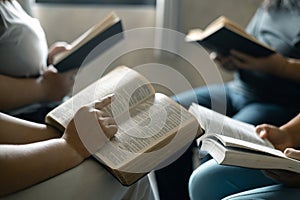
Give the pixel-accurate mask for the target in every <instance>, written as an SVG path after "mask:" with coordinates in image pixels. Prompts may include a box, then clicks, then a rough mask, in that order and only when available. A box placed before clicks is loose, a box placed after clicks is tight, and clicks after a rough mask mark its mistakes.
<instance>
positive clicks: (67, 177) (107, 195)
mask: <svg viewBox="0 0 300 200" xmlns="http://www.w3.org/2000/svg"><path fill="white" fill-rule="evenodd" d="M100 198H101V199H116V200H119V199H153V194H152V191H151V189H150V184H149V181H148V178H147V176H146V177H144V178H143V179H141V180H140V181H139V182H137V183H136V184H134V185H132V186H130V187H126V186H123V185H121V184H120V183H119V182H118V181H117V180H116V179H115V178H114V177H112V175H111V174H110V173H109V172H108V171H107V170H105V169H104V168H103V167H102V166H101V165H100V164H99V163H98V162H97V161H95V160H94V159H92V158H90V159H88V160H86V161H84V162H83V163H81V164H80V165H78V166H77V167H74V168H73V169H70V170H68V171H66V172H64V173H62V174H60V175H57V176H55V177H53V178H50V179H48V180H46V181H44V182H42V183H39V184H37V185H34V186H32V187H30V188H27V189H25V190H22V191H20V192H17V193H14V194H11V195H8V196H5V197H3V200H15V199H43V200H47V199H49V200H52V199H66V200H68V199H72V200H76V199H78V200H79V199H80V200H81V199H100ZM0 199H2V198H0Z"/></svg>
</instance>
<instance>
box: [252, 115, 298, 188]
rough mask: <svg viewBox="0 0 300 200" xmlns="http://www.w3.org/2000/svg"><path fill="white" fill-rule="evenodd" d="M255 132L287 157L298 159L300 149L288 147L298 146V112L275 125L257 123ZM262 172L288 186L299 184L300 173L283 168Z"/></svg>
mask: <svg viewBox="0 0 300 200" xmlns="http://www.w3.org/2000/svg"><path fill="white" fill-rule="evenodd" d="M256 132H257V133H259V134H260V137H262V138H267V139H268V140H269V141H270V142H271V143H272V144H273V145H274V146H275V148H277V149H280V150H282V151H284V154H285V155H286V156H287V157H290V158H294V159H297V160H300V151H299V150H295V149H293V148H289V147H299V146H300V114H298V115H297V116H296V117H294V118H293V119H292V120H290V121H289V122H288V123H286V124H284V125H282V126H280V127H275V126H272V125H268V124H262V125H258V126H257V127H256ZM263 172H264V173H265V174H266V175H267V176H269V177H271V178H273V179H275V180H277V181H279V182H281V183H284V184H285V185H288V186H297V187H299V186H300V174H298V173H293V172H289V171H285V170H263Z"/></svg>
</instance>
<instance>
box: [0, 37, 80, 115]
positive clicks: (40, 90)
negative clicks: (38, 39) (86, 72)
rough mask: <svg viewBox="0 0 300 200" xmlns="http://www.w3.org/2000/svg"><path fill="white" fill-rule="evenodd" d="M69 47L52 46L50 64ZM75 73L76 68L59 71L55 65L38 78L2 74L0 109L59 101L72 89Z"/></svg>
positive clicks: (49, 57)
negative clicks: (55, 56)
mask: <svg viewBox="0 0 300 200" xmlns="http://www.w3.org/2000/svg"><path fill="white" fill-rule="evenodd" d="M67 49H68V46H67V44H65V43H56V44H55V45H54V46H52V47H51V48H50V49H49V56H48V61H50V64H51V63H52V61H53V56H54V55H56V54H58V53H61V52H63V51H66V50H67ZM75 75H76V70H70V71H68V72H65V73H57V70H56V69H55V68H54V67H53V66H50V67H48V68H47V69H45V71H44V72H43V74H41V75H40V76H39V77H36V78H14V77H10V76H5V75H1V74H0V93H1V94H2V95H1V96H2V97H1V99H0V110H3V111H6V110H10V109H15V108H18V107H22V106H25V105H28V104H32V103H38V102H51V101H59V100H61V99H62V98H63V97H64V96H66V95H67V94H68V93H69V92H70V91H71V89H72V87H73V84H74V76H75ZM28 88H30V89H28ZM58 88H59V89H58Z"/></svg>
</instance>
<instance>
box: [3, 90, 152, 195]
mask: <svg viewBox="0 0 300 200" xmlns="http://www.w3.org/2000/svg"><path fill="white" fill-rule="evenodd" d="M112 98H113V97H112V96H107V97H105V98H103V99H102V100H100V101H95V102H93V103H92V104H89V105H86V106H83V107H81V108H80V109H79V110H78V111H77V112H76V114H75V116H74V118H73V119H72V120H71V121H70V123H69V124H68V126H67V128H66V129H65V131H64V133H63V134H62V133H61V132H59V131H58V130H57V129H54V128H53V127H51V126H48V125H45V124H37V123H33V122H29V121H25V120H21V119H17V118H15V117H12V116H9V115H6V114H3V113H0V132H1V134H0V162H1V166H0V173H1V180H0V181H1V183H0V185H1V187H0V196H1V197H3V198H4V199H6V198H8V199H26V198H28V199H31V198H39V197H38V196H39V195H41V194H42V195H43V197H41V198H43V199H57V198H59V199H66V198H67V199H71V198H72V199H74V198H75V199H76V198H78V199H87V198H103V199H117V200H119V199H152V198H153V196H152V191H151V189H150V186H149V182H148V179H147V177H145V178H143V179H141V180H139V181H138V182H137V183H135V184H133V185H132V186H130V187H125V186H122V185H121V184H120V183H119V182H118V181H117V180H116V179H115V178H113V176H111V175H110V174H109V173H108V171H106V170H105V169H104V168H102V166H101V165H99V163H97V161H94V160H92V159H88V158H89V157H90V155H91V154H93V153H94V152H95V151H96V150H98V149H100V148H101V147H102V146H103V145H104V144H105V143H106V142H108V141H109V139H110V138H111V137H113V135H114V134H115V133H116V132H117V125H116V122H115V121H114V119H113V118H112V117H111V116H110V115H109V114H108V113H107V112H106V111H105V110H104V109H103V108H104V107H106V106H107V105H108V104H110V102H111V101H112ZM82 125H83V126H85V127H86V132H85V131H84V130H82V129H78V126H82ZM78 130H80V132H79V131H78ZM93 130H99V131H97V132H93ZM83 131H84V132H83ZM99 135H100V136H101V137H102V138H103V141H99V143H97V144H96V143H93V144H92V145H90V143H89V142H91V141H94V139H93V138H95V137H97V138H99ZM87 141H89V142H87ZM84 160H85V161H84ZM83 161H84V162H83ZM76 166H77V167H76ZM37 183H40V184H37ZM66 186H67V187H66ZM25 188H26V190H23V189H25ZM22 190H23V191H22Z"/></svg>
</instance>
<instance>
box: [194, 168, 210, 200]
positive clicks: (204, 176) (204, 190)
mask: <svg viewBox="0 0 300 200" xmlns="http://www.w3.org/2000/svg"><path fill="white" fill-rule="evenodd" d="M212 181H213V180H212V177H211V176H210V175H209V173H207V172H206V169H204V167H203V166H200V167H199V168H198V169H196V170H195V171H194V172H193V173H192V175H191V177H190V179H189V195H190V198H191V200H199V199H210V195H211V191H210V189H209V188H213V187H212V186H211V184H213V183H212Z"/></svg>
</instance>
